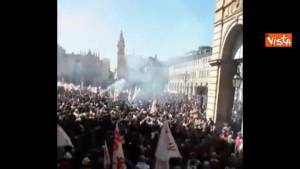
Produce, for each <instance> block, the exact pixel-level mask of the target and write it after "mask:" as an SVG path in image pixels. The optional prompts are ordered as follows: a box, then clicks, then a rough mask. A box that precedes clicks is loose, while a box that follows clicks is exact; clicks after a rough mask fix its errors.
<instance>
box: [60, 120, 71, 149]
mask: <svg viewBox="0 0 300 169" xmlns="http://www.w3.org/2000/svg"><path fill="white" fill-rule="evenodd" d="M63 146H72V147H73V144H72V142H71V139H70V137H69V136H68V135H67V134H66V132H65V131H64V130H63V129H62V128H61V127H60V126H59V125H58V124H57V147H63Z"/></svg>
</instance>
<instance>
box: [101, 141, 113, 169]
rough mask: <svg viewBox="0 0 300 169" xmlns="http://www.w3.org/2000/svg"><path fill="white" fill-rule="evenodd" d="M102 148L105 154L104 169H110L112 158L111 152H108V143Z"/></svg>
mask: <svg viewBox="0 0 300 169" xmlns="http://www.w3.org/2000/svg"><path fill="white" fill-rule="evenodd" d="M102 148H103V152H104V162H103V165H104V166H103V167H104V169H109V166H110V164H111V162H110V156H109V151H108V147H107V144H106V141H105V142H104V145H103V146H102Z"/></svg>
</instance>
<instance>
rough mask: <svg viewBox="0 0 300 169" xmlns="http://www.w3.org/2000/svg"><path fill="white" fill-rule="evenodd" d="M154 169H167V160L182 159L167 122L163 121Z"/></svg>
mask: <svg viewBox="0 0 300 169" xmlns="http://www.w3.org/2000/svg"><path fill="white" fill-rule="evenodd" d="M155 157H156V162H155V169H169V159H170V158H172V157H175V158H176V157H177V158H182V156H181V154H180V152H179V150H178V147H177V144H176V143H175V140H174V138H173V136H172V133H171V130H170V128H169V125H168V121H165V122H164V124H163V127H162V129H161V132H160V136H159V140H158V144H157V148H156V152H155Z"/></svg>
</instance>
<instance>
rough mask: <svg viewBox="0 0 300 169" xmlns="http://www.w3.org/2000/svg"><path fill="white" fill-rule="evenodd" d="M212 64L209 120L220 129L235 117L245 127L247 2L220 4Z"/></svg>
mask: <svg viewBox="0 0 300 169" xmlns="http://www.w3.org/2000/svg"><path fill="white" fill-rule="evenodd" d="M209 64H210V66H211V67H210V72H209V82H208V105H207V116H208V117H211V118H213V119H214V120H215V121H216V122H217V126H220V125H222V124H223V123H230V122H232V117H233V115H235V116H237V117H239V118H238V122H239V123H240V124H241V125H240V126H242V116H243V110H242V103H243V98H242V95H243V94H242V88H243V83H242V77H243V73H242V67H243V0H217V4H216V10H215V22H214V40H213V52H212V55H211V56H210V57H209ZM237 81H238V82H239V83H238V84H239V85H234V84H236V82H237ZM233 82H235V83H233Z"/></svg>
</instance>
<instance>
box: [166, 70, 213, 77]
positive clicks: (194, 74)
mask: <svg viewBox="0 0 300 169" xmlns="http://www.w3.org/2000/svg"><path fill="white" fill-rule="evenodd" d="M208 76H209V70H208V69H207V70H200V71H198V72H192V73H188V74H175V75H172V79H190V78H192V79H195V78H207V77H208Z"/></svg>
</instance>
